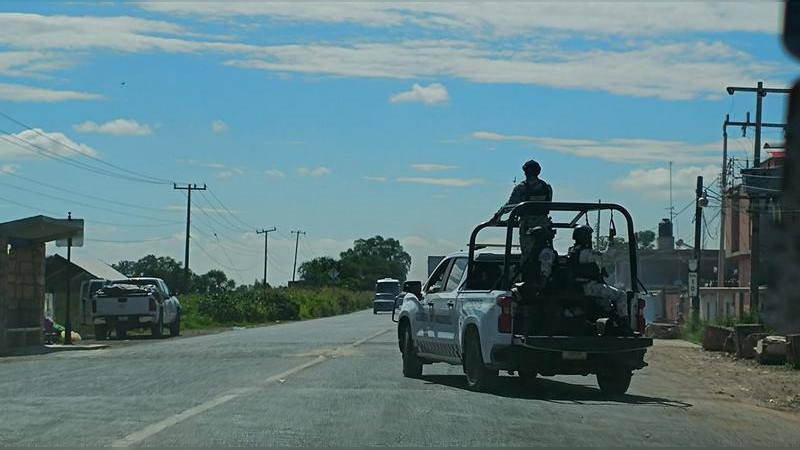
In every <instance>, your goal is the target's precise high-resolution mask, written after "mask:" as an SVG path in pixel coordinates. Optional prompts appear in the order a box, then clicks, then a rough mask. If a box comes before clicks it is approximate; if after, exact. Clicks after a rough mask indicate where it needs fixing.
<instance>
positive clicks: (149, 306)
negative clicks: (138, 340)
mask: <svg viewBox="0 0 800 450" xmlns="http://www.w3.org/2000/svg"><path fill="white" fill-rule="evenodd" d="M92 321H93V323H94V331H95V337H96V339H98V340H103V339H106V338H107V337H108V333H109V331H110V330H112V329H113V330H115V332H116V336H117V339H123V338H124V337H125V335H126V333H127V332H128V330H132V329H137V328H143V329H148V328H149V329H150V333H151V334H152V335H153V337H155V338H161V337H162V336H163V329H164V327H165V326H167V327H169V333H170V336H178V335H179V334H180V330H181V305H180V302H179V301H178V298H177V297H175V295H173V294H172V293H171V292H170V290H169V287H167V284H166V283H165V282H164V280H162V279H160V278H130V279H127V280H117V281H111V282H110V283H109V284H108V285H106V286H103V287H102V288H101V289H99V290H98V291H97V292H96V293H94V295H93V297H92Z"/></svg>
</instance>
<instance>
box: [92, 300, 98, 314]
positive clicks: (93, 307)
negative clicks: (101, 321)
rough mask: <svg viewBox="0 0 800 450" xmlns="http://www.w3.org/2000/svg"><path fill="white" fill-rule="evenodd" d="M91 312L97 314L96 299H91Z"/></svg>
mask: <svg viewBox="0 0 800 450" xmlns="http://www.w3.org/2000/svg"><path fill="white" fill-rule="evenodd" d="M92 314H97V300H92Z"/></svg>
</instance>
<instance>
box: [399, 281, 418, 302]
mask: <svg viewBox="0 0 800 450" xmlns="http://www.w3.org/2000/svg"><path fill="white" fill-rule="evenodd" d="M403 291H405V292H408V293H409V294H414V295H415V296H416V297H417V298H418V299H420V300H422V282H421V281H406V282H405V283H403Z"/></svg>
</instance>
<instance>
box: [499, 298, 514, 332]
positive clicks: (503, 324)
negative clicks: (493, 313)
mask: <svg viewBox="0 0 800 450" xmlns="http://www.w3.org/2000/svg"><path fill="white" fill-rule="evenodd" d="M511 301H512V297H498V298H497V306H499V307H500V316H498V317H497V331H498V332H499V333H511V323H512V319H513V316H512V315H511Z"/></svg>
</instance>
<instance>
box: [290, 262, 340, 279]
mask: <svg viewBox="0 0 800 450" xmlns="http://www.w3.org/2000/svg"><path fill="white" fill-rule="evenodd" d="M297 271H298V273H299V275H300V279H301V280H304V281H306V282H307V283H309V284H312V285H315V286H325V285H329V284H333V282H334V281H335V280H333V279H332V278H331V276H330V274H331V271H335V272H336V273H337V274H338V272H339V261H337V260H335V259H333V258H331V257H329V256H321V257H319V258H314V259H312V260H311V261H306V262H304V263H302V264H300V267H299V268H298V269H297Z"/></svg>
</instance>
